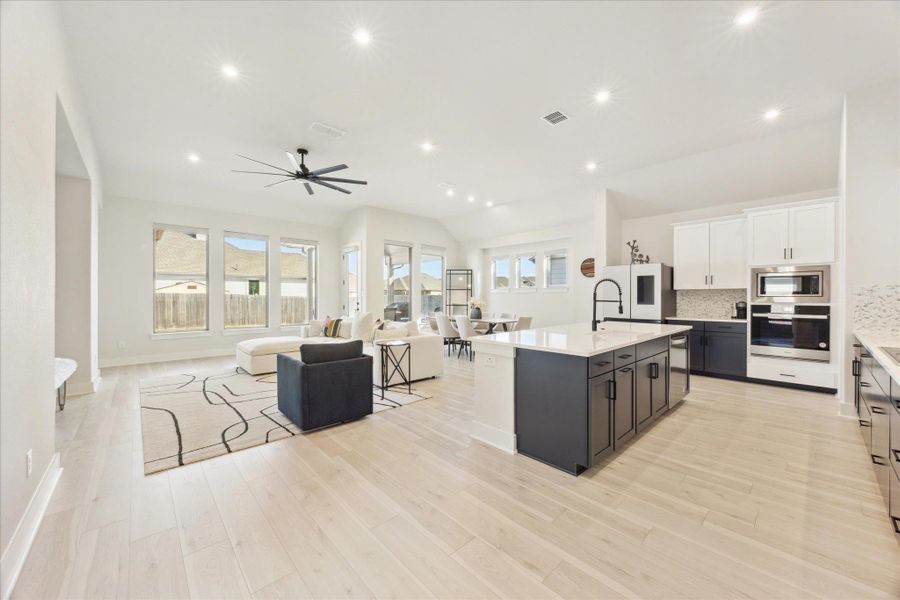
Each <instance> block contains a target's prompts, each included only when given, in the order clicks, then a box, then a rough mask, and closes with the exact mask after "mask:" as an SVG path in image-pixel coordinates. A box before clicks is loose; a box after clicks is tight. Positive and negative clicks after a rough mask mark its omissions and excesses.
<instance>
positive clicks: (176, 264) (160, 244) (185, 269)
mask: <svg viewBox="0 0 900 600" xmlns="http://www.w3.org/2000/svg"><path fill="white" fill-rule="evenodd" d="M265 256H266V255H265V254H264V253H263V252H254V251H252V250H244V249H242V248H238V247H236V246H233V245H232V244H229V243H228V242H225V273H226V275H227V276H229V277H246V278H262V277H265V275H266V262H265ZM280 258H281V278H282V279H301V280H304V279H306V278H307V277H308V274H309V259H308V257H307V255H305V254H295V253H287V252H285V253H282V254H281V257H280ZM155 260H156V272H157V274H160V275H167V274H172V275H204V274H205V273H206V239H197V238H196V237H194V236H193V235H191V234H188V233H182V232H180V231H173V230H171V229H163V230H157V239H156V259H155Z"/></svg>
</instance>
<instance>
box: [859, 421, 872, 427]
mask: <svg viewBox="0 0 900 600" xmlns="http://www.w3.org/2000/svg"><path fill="white" fill-rule="evenodd" d="M859 426H860V427H871V426H872V424H871V423H870V422H868V421H863V420H862V419H860V420H859Z"/></svg>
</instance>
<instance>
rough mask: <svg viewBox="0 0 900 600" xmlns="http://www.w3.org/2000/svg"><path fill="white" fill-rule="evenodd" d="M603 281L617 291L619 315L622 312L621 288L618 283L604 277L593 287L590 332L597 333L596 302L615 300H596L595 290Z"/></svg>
mask: <svg viewBox="0 0 900 600" xmlns="http://www.w3.org/2000/svg"><path fill="white" fill-rule="evenodd" d="M604 281H608V282H610V283H611V284H613V285H614V286H616V289H617V290H619V300H618V302H619V314H620V315H621V314H622V313H623V310H622V286H620V285H619V282H618V281H616V280H614V279H609V278H606V277H604V278H603V279H601V280H600V281H598V282H597V285H595V286H594V317H593V318H592V319H591V331H597V323H599V322H600V321H598V320H597V303H598V302H616V300H602V299H598V298H597V288H598V287H600V284H601V283H603V282H604Z"/></svg>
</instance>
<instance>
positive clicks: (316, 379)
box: [278, 340, 372, 431]
mask: <svg viewBox="0 0 900 600" xmlns="http://www.w3.org/2000/svg"><path fill="white" fill-rule="evenodd" d="M278 410H280V411H281V413H282V414H283V415H284V416H286V417H287V418H288V419H290V420H291V421H293V422H294V423H296V424H297V426H298V427H300V429H301V431H312V430H313V429H319V428H321V427H328V426H329V425H336V424H338V423H344V422H346V421H352V420H353V419H359V418H361V417H364V416H366V415H370V414H372V357H371V356H368V355H366V354H363V351H362V342H361V341H358V340H357V341H353V342H347V343H344V344H303V345H302V346H300V360H297V359H296V358H293V357H291V356H287V355H285V354H279V355H278Z"/></svg>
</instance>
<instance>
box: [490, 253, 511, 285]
mask: <svg viewBox="0 0 900 600" xmlns="http://www.w3.org/2000/svg"><path fill="white" fill-rule="evenodd" d="M491 289H492V290H507V289H509V258H508V257H506V256H496V257H494V258H492V259H491Z"/></svg>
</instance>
